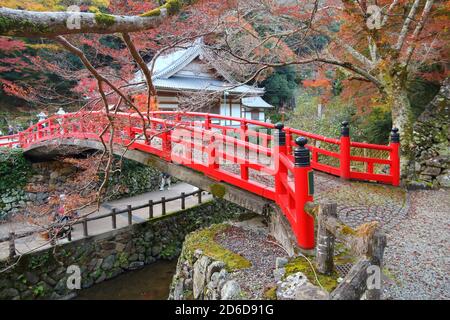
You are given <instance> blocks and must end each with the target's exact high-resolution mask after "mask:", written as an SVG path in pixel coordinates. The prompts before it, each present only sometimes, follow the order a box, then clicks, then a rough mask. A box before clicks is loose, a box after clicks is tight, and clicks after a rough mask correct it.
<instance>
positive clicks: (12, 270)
mask: <svg viewBox="0 0 450 320" xmlns="http://www.w3.org/2000/svg"><path fill="white" fill-rule="evenodd" d="M244 213H245V214H247V213H248V212H247V211H246V210H245V209H242V208H240V207H237V206H235V205H233V204H230V203H228V202H225V201H221V200H217V201H211V202H207V203H204V204H202V205H199V206H197V207H193V208H190V209H187V210H184V211H179V212H177V213H174V214H170V215H167V216H163V217H158V218H155V219H152V220H149V221H147V222H143V223H140V224H133V225H132V226H129V227H125V228H122V229H119V230H114V231H111V232H107V233H104V234H101V235H96V236H90V237H87V238H83V239H81V240H76V241H73V242H70V243H66V244H60V245H57V246H55V247H52V248H49V249H45V250H42V251H37V252H31V253H27V254H24V255H21V256H19V257H17V258H15V259H14V260H5V261H0V271H2V273H1V277H0V299H62V298H67V297H73V296H75V295H76V290H74V289H70V288H69V287H68V285H67V283H68V279H69V277H70V276H71V275H72V274H73V273H72V272H73V271H72V272H71V271H70V269H69V266H77V267H79V268H80V271H81V287H82V288H88V287H90V286H92V285H94V284H96V283H100V282H102V281H104V280H107V279H111V278H113V277H116V276H117V275H119V274H121V273H123V272H126V271H129V270H134V269H137V268H141V267H143V266H144V265H146V264H150V263H153V262H154V261H156V260H159V259H169V260H170V259H174V258H176V257H178V255H179V254H180V251H181V248H182V244H183V241H184V238H185V236H186V235H187V234H188V233H190V232H192V231H194V230H197V229H199V228H202V227H206V226H209V225H211V224H214V223H220V222H222V221H224V220H228V219H232V218H236V217H238V216H239V215H241V214H244Z"/></svg>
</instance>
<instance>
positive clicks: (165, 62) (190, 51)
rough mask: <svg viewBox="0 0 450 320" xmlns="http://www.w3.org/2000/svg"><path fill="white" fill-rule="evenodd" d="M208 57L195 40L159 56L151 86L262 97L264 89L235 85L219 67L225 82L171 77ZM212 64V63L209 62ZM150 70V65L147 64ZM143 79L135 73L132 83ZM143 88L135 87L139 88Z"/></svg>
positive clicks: (201, 42)
mask: <svg viewBox="0 0 450 320" xmlns="http://www.w3.org/2000/svg"><path fill="white" fill-rule="evenodd" d="M202 54H203V55H204V56H205V57H209V55H208V54H207V52H206V50H204V44H203V41H202V39H198V40H196V41H195V42H194V43H192V44H191V45H188V46H186V47H185V48H182V49H178V50H175V51H173V52H171V53H168V54H165V55H161V56H160V57H158V58H157V59H156V61H155V66H154V68H153V77H152V80H153V84H154V85H155V87H156V89H173V90H207V91H228V92H229V93H231V94H242V95H247V96H248V95H263V94H264V89H262V88H256V87H252V86H248V85H237V84H235V85H234V83H237V82H236V81H234V80H232V79H231V78H230V76H229V75H228V74H225V72H222V71H221V70H220V69H221V68H220V67H218V66H217V68H216V69H217V71H218V72H219V73H220V74H221V75H222V76H223V77H224V78H225V79H227V81H221V80H218V79H205V78H200V77H199V78H193V77H182V76H173V75H174V74H176V73H177V72H178V71H180V70H182V69H183V68H184V67H186V66H187V65H188V64H189V63H191V62H192V61H193V60H194V59H196V58H197V57H198V56H200V55H202ZM209 62H210V63H211V64H214V62H213V61H209ZM148 67H149V68H151V67H152V65H151V63H149V64H148ZM143 81H144V77H143V75H142V72H141V71H138V72H137V73H136V77H135V79H134V82H135V83H137V82H143ZM143 87H145V85H143V86H137V87H136V88H137V89H138V90H139V89H140V88H143Z"/></svg>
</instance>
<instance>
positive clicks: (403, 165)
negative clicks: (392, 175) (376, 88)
mask: <svg viewBox="0 0 450 320" xmlns="http://www.w3.org/2000/svg"><path fill="white" fill-rule="evenodd" d="M383 78H384V79H385V87H384V90H385V92H384V93H385V97H386V100H387V101H386V102H387V107H388V108H389V109H390V110H391V112H392V127H393V128H398V129H399V132H400V146H401V154H400V169H401V173H402V176H405V174H406V169H407V165H408V163H409V161H410V159H411V139H412V120H413V118H412V111H411V104H410V102H409V99H408V92H407V90H406V69H405V68H403V67H401V66H394V67H392V68H391V69H390V70H389V71H388V72H387V75H386V74H385V75H384V76H383Z"/></svg>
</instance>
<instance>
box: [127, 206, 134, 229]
mask: <svg viewBox="0 0 450 320" xmlns="http://www.w3.org/2000/svg"><path fill="white" fill-rule="evenodd" d="M127 214H128V225H129V226H131V225H132V224H133V211H132V209H131V205H130V204H129V205H128V206H127Z"/></svg>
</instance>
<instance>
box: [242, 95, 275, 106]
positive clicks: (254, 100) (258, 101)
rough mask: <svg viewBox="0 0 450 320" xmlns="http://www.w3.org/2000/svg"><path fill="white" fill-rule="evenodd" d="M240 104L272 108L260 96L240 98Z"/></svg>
mask: <svg viewBox="0 0 450 320" xmlns="http://www.w3.org/2000/svg"><path fill="white" fill-rule="evenodd" d="M242 104H243V105H244V106H245V107H249V108H273V106H272V105H270V104H268V103H267V102H266V101H264V99H263V98H261V97H248V98H242Z"/></svg>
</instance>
